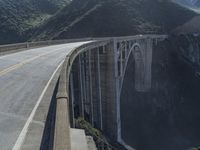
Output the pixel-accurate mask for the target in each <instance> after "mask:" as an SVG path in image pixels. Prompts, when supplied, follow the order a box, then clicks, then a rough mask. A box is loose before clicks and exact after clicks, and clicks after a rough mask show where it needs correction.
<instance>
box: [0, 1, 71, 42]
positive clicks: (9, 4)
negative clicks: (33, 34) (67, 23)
mask: <svg viewBox="0 0 200 150" xmlns="http://www.w3.org/2000/svg"><path fill="white" fill-rule="evenodd" d="M69 1H70V0H19V1H18V0H0V35H1V36H0V44H5V43H13V42H20V41H24V40H26V39H27V37H26V34H24V32H25V31H27V30H29V29H31V28H33V27H36V26H39V25H40V24H42V23H43V21H45V20H47V19H48V18H49V17H50V16H52V15H53V14H55V13H56V12H57V11H58V10H60V9H61V8H63V7H64V6H66V5H67V4H68V3H69Z"/></svg>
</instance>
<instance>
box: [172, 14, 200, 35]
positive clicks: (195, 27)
mask: <svg viewBox="0 0 200 150" xmlns="http://www.w3.org/2000/svg"><path fill="white" fill-rule="evenodd" d="M174 33H176V34H187V33H200V15H199V16H197V17H194V18H192V19H191V20H190V21H188V22H186V23H185V24H183V25H182V26H180V27H178V28H177V29H175V30H174Z"/></svg>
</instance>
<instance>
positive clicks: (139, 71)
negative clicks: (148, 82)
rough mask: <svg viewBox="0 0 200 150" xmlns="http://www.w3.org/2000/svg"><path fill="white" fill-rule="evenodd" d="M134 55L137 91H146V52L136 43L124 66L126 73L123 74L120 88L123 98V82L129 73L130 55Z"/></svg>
mask: <svg viewBox="0 0 200 150" xmlns="http://www.w3.org/2000/svg"><path fill="white" fill-rule="evenodd" d="M131 54H132V55H133V58H134V60H135V66H134V68H135V73H136V74H135V75H136V76H135V79H134V80H135V89H136V90H137V91H141V92H142V91H144V76H145V68H144V67H145V64H144V63H145V60H144V51H142V49H141V46H140V44H139V43H135V44H133V46H132V47H131V49H130V51H129V53H128V56H127V58H126V59H125V66H124V68H125V69H124V72H123V76H122V82H121V83H122V85H121V87H120V96H121V90H122V87H123V81H124V77H125V74H126V71H127V64H128V61H129V59H130V55H131Z"/></svg>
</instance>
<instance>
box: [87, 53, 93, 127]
mask: <svg viewBox="0 0 200 150" xmlns="http://www.w3.org/2000/svg"><path fill="white" fill-rule="evenodd" d="M88 60H89V61H88V63H89V64H88V65H89V66H88V67H89V98H90V116H91V117H90V118H91V124H92V126H94V115H93V114H94V113H93V108H94V107H93V94H92V93H93V90H92V73H91V50H89V51H88Z"/></svg>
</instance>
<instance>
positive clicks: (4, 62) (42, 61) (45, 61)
mask: <svg viewBox="0 0 200 150" xmlns="http://www.w3.org/2000/svg"><path fill="white" fill-rule="evenodd" d="M85 43H87V42H77V43H69V44H62V45H55V46H48V47H43V48H36V49H31V50H28V51H22V52H19V53H14V54H9V55H5V56H0V149H1V150H12V149H18V147H20V144H21V143H20V138H21V142H23V141H22V140H23V137H21V136H23V134H24V135H25V134H26V132H24V128H26V127H27V124H28V123H29V122H30V121H32V120H31V115H34V114H33V111H34V109H37V107H36V106H37V103H38V102H40V101H39V100H40V99H41V98H42V97H41V96H42V94H43V92H45V91H44V89H45V88H46V85H47V84H48V82H49V80H50V78H51V77H52V75H53V74H54V73H55V70H56V69H57V68H58V66H59V64H61V62H62V61H63V60H64V58H65V56H66V55H67V54H68V53H69V52H70V51H71V50H73V49H74V48H76V47H78V46H80V45H82V44H85ZM23 132H24V133H23ZM16 147H17V148H16Z"/></svg>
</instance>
